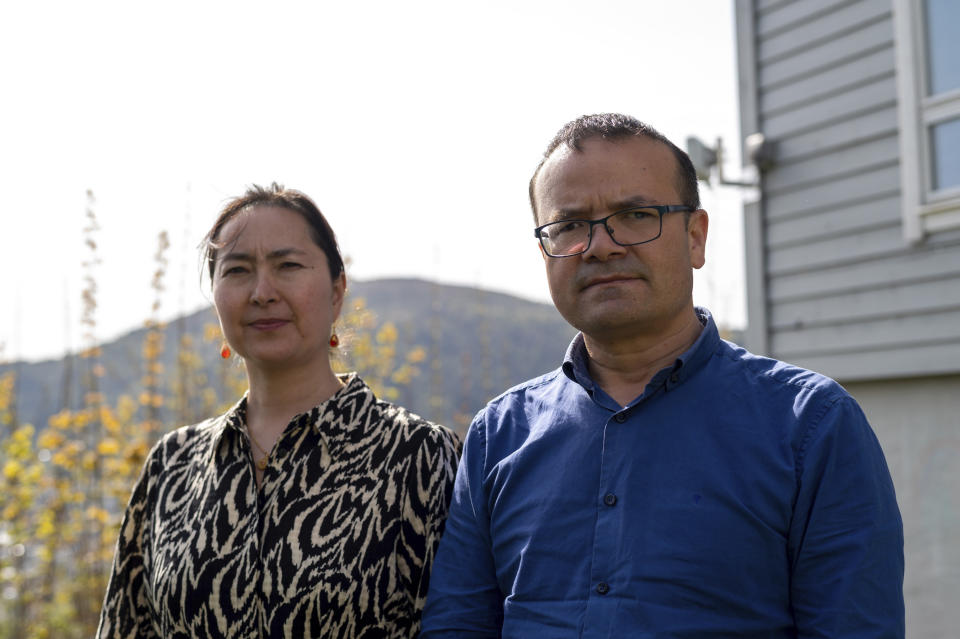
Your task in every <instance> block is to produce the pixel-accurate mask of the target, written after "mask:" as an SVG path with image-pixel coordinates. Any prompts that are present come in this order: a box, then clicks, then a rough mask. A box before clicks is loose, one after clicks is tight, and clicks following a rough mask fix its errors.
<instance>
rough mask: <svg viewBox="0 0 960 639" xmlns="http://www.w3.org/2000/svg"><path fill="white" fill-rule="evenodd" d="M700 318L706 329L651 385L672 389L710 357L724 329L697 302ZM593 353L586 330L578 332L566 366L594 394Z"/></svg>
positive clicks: (565, 356)
mask: <svg viewBox="0 0 960 639" xmlns="http://www.w3.org/2000/svg"><path fill="white" fill-rule="evenodd" d="M694 310H695V311H696V313H697V318H698V319H699V320H700V323H701V324H702V325H703V330H701V331H700V335H699V336H698V337H697V339H696V341H694V343H693V344H692V345H691V346H690V348H688V349H687V350H686V351H684V352H683V353H682V354H680V356H679V357H677V359H676V360H675V361H674V363H673V365H671V366H667V367H665V368H663V369H662V370H660V371H658V372H657V374H656V375H654V376H653V379H651V380H650V383H649V384H648V385H647V388H648V389H649V388H656V387H659V386H665V387H666V389H667V390H670V389H671V388H673V387H674V386H676V385H678V384H681V383H683V381H684V380H686V379H687V378H689V377H690V376H691V375H693V374H694V373H696V372H697V371H698V370H699V369H700V368H702V367H703V365H704V364H706V363H707V360H709V359H710V357H711V355H713V352H714V351H715V350H716V349H717V346H718V345H719V344H720V333H719V331H718V330H717V325H716V323H715V322H714V320H713V315H711V314H710V311H708V310H707V309H705V308H703V307H701V306H697V307H695V308H694ZM589 362H590V356H589V355H588V354H587V347H586V345H585V344H584V342H583V333H577V334H576V336H574V338H573V341H571V342H570V346H568V347H567V352H566V354H565V355H564V358H563V365H562V367H561V368H562V370H563V372H564V374H565V375H566V376H567V377H568V378H570V380H571V381H573V382H575V383H577V384H579V385H580V386H582V387H583V388H584V390H586V391H587V392H588V393H590V394H591V395H592V394H593V392H594V389H595V388H596V385H595V384H594V381H593V379H592V378H591V377H590V366H589Z"/></svg>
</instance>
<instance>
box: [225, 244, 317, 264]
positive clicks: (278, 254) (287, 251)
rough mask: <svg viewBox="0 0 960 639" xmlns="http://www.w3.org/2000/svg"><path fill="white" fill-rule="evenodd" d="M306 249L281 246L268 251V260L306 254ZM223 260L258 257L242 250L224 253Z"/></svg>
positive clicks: (235, 260) (241, 260)
mask: <svg viewBox="0 0 960 639" xmlns="http://www.w3.org/2000/svg"><path fill="white" fill-rule="evenodd" d="M305 254H306V251H304V250H303V249H298V248H292V247H291V248H279V249H276V250H273V251H270V252H269V253H267V259H268V260H278V259H281V258H284V257H287V256H289V255H305ZM220 261H222V262H254V261H256V258H255V257H254V256H253V255H252V254H251V253H243V252H241V251H232V252H230V253H227V254H226V255H224V256H223V257H222V258H221V260H220Z"/></svg>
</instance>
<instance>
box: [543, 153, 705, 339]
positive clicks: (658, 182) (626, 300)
mask: <svg viewBox="0 0 960 639" xmlns="http://www.w3.org/2000/svg"><path fill="white" fill-rule="evenodd" d="M534 196H535V199H536V203H537V217H538V224H545V223H547V222H552V221H554V220H557V219H560V218H563V217H566V218H571V217H574V218H580V219H597V218H601V217H605V216H607V215H610V214H611V213H615V212H617V211H621V210H623V209H627V208H630V207H633V206H639V205H643V204H682V203H683V202H682V200H681V198H680V195H679V191H678V189H677V164H676V160H675V158H674V156H673V154H672V153H671V152H670V150H669V149H668V148H667V147H666V146H664V145H663V144H661V143H659V142H657V141H655V140H650V139H648V138H644V137H633V138H623V139H618V140H614V141H606V140H603V139H602V138H599V137H597V138H591V139H588V140H586V141H585V142H583V143H582V144H581V151H575V150H573V149H570V148H567V147H566V146H560V147H558V148H557V150H556V151H554V152H553V154H551V156H550V157H549V158H548V159H547V161H546V162H545V163H544V165H543V167H542V168H541V171H540V175H539V176H538V178H537V182H536V184H535V187H534ZM706 237H707V214H706V212H705V211H702V210H701V211H696V212H694V213H693V214H691V217H690V222H689V225H688V226H685V224H684V214H683V213H668V214H666V215H664V216H663V230H662V233H661V235H660V237H659V238H658V239H656V240H654V241H652V242H648V243H646V244H639V245H636V246H619V245H618V244H616V243H615V242H614V241H613V240H612V239H611V238H610V236H609V235H608V234H607V231H606V229H605V228H604V227H603V225H596V226H594V228H593V240H592V241H591V243H590V248H589V249H588V250H587V251H586V252H585V253H583V254H581V255H576V256H573V257H561V258H554V257H548V256H546V255H544V261H545V263H546V269H547V281H548V283H549V285H550V294H551V295H552V297H553V302H554V304H555V305H556V307H557V310H558V311H560V314H561V315H563V317H564V318H565V319H566V320H567V321H568V322H569V323H570V324H571V325H573V326H574V327H576V328H577V329H579V330H581V331H582V332H583V333H584V334H585V335H586V336H587V337H589V338H592V339H594V340H603V341H608V340H615V339H624V338H626V339H629V338H631V337H636V336H639V335H644V334H646V335H657V334H664V331H670V330H671V328H672V327H677V326H680V325H681V324H682V323H683V322H685V321H689V318H688V317H686V316H685V314H687V313H692V312H693V299H692V290H693V272H692V269H693V268H700V267H701V266H703V263H704V243H705V242H706Z"/></svg>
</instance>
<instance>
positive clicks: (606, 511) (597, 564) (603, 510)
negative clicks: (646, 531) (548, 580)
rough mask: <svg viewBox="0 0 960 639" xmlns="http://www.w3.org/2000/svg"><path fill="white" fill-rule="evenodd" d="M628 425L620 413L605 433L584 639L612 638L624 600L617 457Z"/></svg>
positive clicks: (614, 416) (612, 420)
mask: <svg viewBox="0 0 960 639" xmlns="http://www.w3.org/2000/svg"><path fill="white" fill-rule="evenodd" d="M626 421H627V417H626V411H625V410H620V411H617V412H615V413H613V414H612V415H611V416H610V417H609V419H607V422H606V424H605V425H604V430H603V447H602V449H601V457H600V478H599V483H598V486H597V493H596V501H595V507H596V509H597V518H596V524H595V526H594V534H593V548H592V560H591V562H590V584H589V588H590V591H589V593H588V594H587V608H586V614H585V615H584V625H583V634H582V636H583V637H585V638H588V637H589V638H593V637H611V636H613V635H612V634H611V632H612V630H613V622H614V621H615V617H616V615H615V614H614V613H615V612H616V608H617V599H619V598H620V597H622V596H623V594H624V593H623V592H620V589H622V588H623V587H625V584H624V583H623V582H622V581H621V580H618V578H617V564H618V561H619V559H618V557H617V550H618V542H617V540H618V539H619V537H620V535H621V534H622V530H623V526H624V524H625V522H624V518H623V513H624V510H623V504H622V501H623V497H624V496H623V495H621V494H619V492H618V485H617V476H616V471H615V468H616V465H617V462H616V454H617V451H618V450H619V449H620V446H619V445H618V442H619V441H621V440H622V430H623V428H624V427H625V422H626Z"/></svg>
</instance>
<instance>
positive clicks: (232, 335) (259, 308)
mask: <svg viewBox="0 0 960 639" xmlns="http://www.w3.org/2000/svg"><path fill="white" fill-rule="evenodd" d="M218 239H219V241H220V242H221V243H222V246H223V248H222V249H220V250H219V251H218V255H217V261H216V264H215V267H214V275H213V303H214V305H215V306H216V309H217V315H218V316H219V318H220V327H221V329H222V330H223V334H224V336H225V337H226V339H227V342H228V343H229V344H230V346H231V348H233V350H234V351H236V352H237V353H238V354H239V355H240V356H241V357H243V358H244V361H245V362H246V365H247V366H248V367H250V366H255V367H258V368H260V369H262V370H264V371H267V370H270V369H274V368H290V367H297V366H302V365H311V364H317V363H318V362H320V361H322V362H324V363H326V362H327V361H328V360H327V357H328V350H327V349H328V347H329V339H330V331H331V326H332V325H333V322H334V321H335V320H336V319H337V317H338V316H339V314H340V308H341V306H342V305H343V297H344V293H345V291H346V278H345V277H344V275H343V274H342V273H341V274H340V275H339V276H338V277H337V279H335V280H332V281H331V278H330V267H329V266H328V265H327V256H326V255H325V254H324V252H323V250H322V249H321V248H320V247H319V246H317V245H316V244H315V243H314V242H313V239H312V238H311V235H310V227H309V226H308V224H307V222H306V220H304V219H303V218H302V217H301V216H300V214H298V213H295V212H294V211H290V210H288V209H285V208H280V207H276V206H270V205H258V206H253V207H251V208H250V209H247V210H245V211H242V212H240V213H238V214H237V215H236V216H235V217H234V218H233V219H231V220H230V221H229V222H227V223H226V224H225V225H224V226H223V228H222V229H221V231H220V237H219V238H218Z"/></svg>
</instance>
